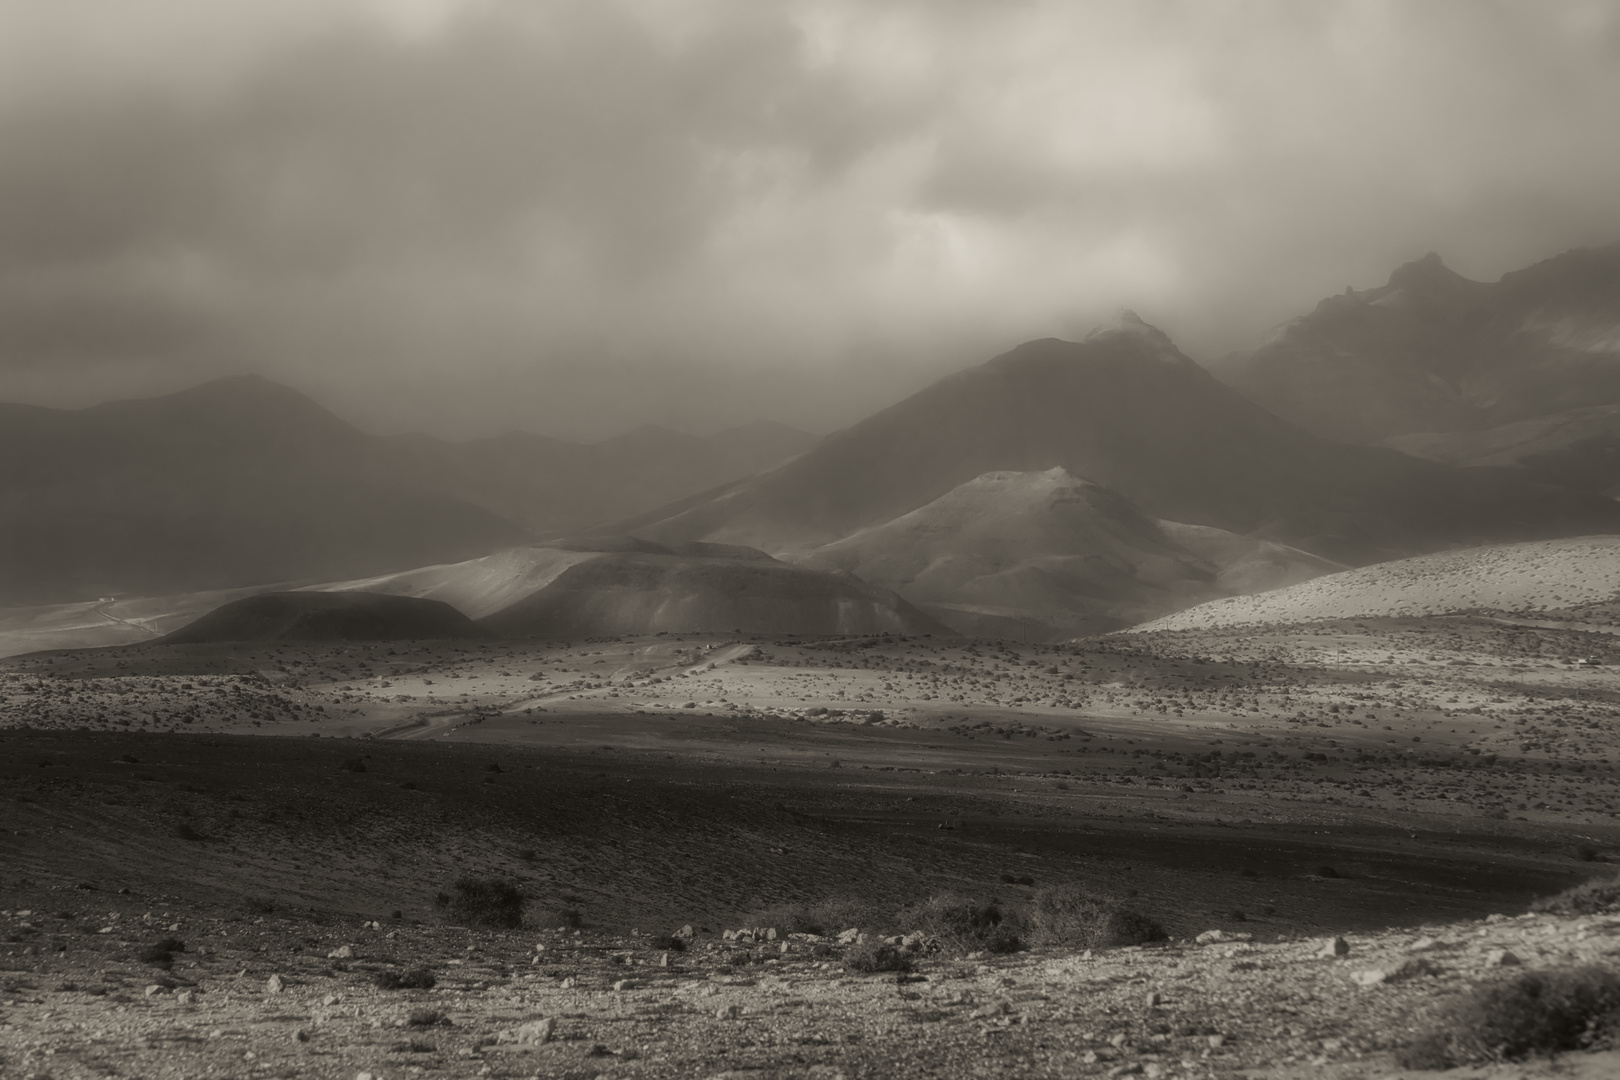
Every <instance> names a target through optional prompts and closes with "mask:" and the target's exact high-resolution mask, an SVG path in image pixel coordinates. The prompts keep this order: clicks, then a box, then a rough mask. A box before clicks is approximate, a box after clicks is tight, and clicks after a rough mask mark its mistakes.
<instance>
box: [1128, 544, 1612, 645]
mask: <svg viewBox="0 0 1620 1080" xmlns="http://www.w3.org/2000/svg"><path fill="white" fill-rule="evenodd" d="M1616 596H1620V536H1582V537H1575V538H1572V539H1568V540H1540V541H1535V542H1533V543H1526V544H1500V545H1493V546H1490V547H1477V548H1464V549H1461V550H1458V551H1447V552H1443V553H1441V554H1438V555H1425V556H1422V557H1420V558H1416V559H1401V560H1399V561H1397V562H1388V563H1379V564H1377V565H1375V566H1364V567H1362V568H1360V569H1359V570H1347V571H1345V572H1343V573H1340V574H1330V575H1328V576H1326V577H1320V578H1317V579H1316V580H1314V581H1308V582H1305V583H1304V584H1301V585H1294V586H1291V587H1289V588H1286V589H1277V590H1275V591H1272V592H1265V593H1258V594H1256V595H1253V596H1239V597H1233V598H1230V599H1226V600H1215V601H1212V602H1210V603H1207V604H1201V605H1199V606H1198V607H1195V608H1189V609H1188V610H1186V611H1181V612H1177V613H1176V614H1174V615H1167V616H1165V617H1164V618H1162V619H1155V620H1153V621H1152V622H1148V623H1144V624H1142V625H1141V626H1137V627H1135V628H1133V632H1144V631H1150V630H1195V629H1207V628H1211V627H1219V626H1245V625H1251V624H1260V623H1300V622H1313V621H1317V620H1321V619H1338V618H1364V617H1373V616H1420V615H1445V614H1451V613H1456V612H1464V611H1481V610H1485V611H1508V612H1519V613H1533V612H1538V611H1549V610H1557V609H1562V608H1570V607H1575V606H1579V605H1582V604H1591V603H1598V602H1601V601H1607V600H1613V599H1614V598H1615V597H1616Z"/></svg>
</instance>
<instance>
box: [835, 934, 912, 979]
mask: <svg viewBox="0 0 1620 1080" xmlns="http://www.w3.org/2000/svg"><path fill="white" fill-rule="evenodd" d="M844 966H845V967H847V968H849V970H851V971H858V972H860V973H861V974H863V975H873V974H876V973H877V972H880V971H898V972H906V971H910V970H911V961H910V960H908V959H907V958H906V956H905V954H904V953H902V952H901V951H900V950H899V949H897V948H895V947H894V946H893V945H885V944H882V943H881V942H877V941H865V942H862V943H861V944H859V945H857V946H855V947H854V948H853V949H851V950H850V951H849V953H848V954H847V955H846V956H845V957H844Z"/></svg>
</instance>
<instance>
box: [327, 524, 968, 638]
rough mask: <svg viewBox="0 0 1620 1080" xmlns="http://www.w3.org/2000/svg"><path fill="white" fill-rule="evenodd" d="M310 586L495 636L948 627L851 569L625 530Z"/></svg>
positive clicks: (942, 630)
mask: <svg viewBox="0 0 1620 1080" xmlns="http://www.w3.org/2000/svg"><path fill="white" fill-rule="evenodd" d="M315 588H319V589H338V590H345V591H349V590H356V591H366V592H378V593H391V594H395V595H405V596H417V597H424V598H428V599H434V600H442V601H445V602H447V603H450V604H452V605H454V606H455V607H456V608H457V609H458V610H460V611H463V612H464V613H466V614H467V615H469V616H472V617H474V618H475V619H476V620H477V622H478V625H479V626H481V627H485V628H487V629H488V630H490V631H492V632H494V633H496V634H498V635H500V636H502V637H560V638H572V637H589V636H611V635H616V634H652V633H658V632H659V631H668V632H671V633H690V632H704V633H731V632H734V631H736V632H741V633H758V634H807V635H835V634H878V633H898V634H939V635H949V634H950V633H951V630H950V628H949V627H947V626H945V625H943V624H942V623H940V622H938V621H936V620H934V619H932V618H930V617H929V616H927V615H925V614H924V613H922V612H921V611H918V610H917V609H916V608H914V607H913V606H912V605H910V604H908V603H907V602H906V601H905V600H903V599H901V598H900V597H899V596H896V595H895V594H894V593H892V592H890V591H889V590H887V589H882V588H878V587H876V586H873V585H869V584H867V583H866V582H864V581H861V580H860V579H859V578H855V577H852V576H850V575H846V574H832V573H826V572H823V571H819V570H812V569H807V568H804V567H799V566H790V565H788V564H786V563H782V562H778V561H777V560H775V559H772V558H771V557H770V556H768V555H765V554H764V553H763V552H759V551H754V550H752V549H748V548H739V547H729V546H723V545H716V544H673V545H663V544H656V543H652V542H649V541H646V540H638V539H633V538H628V537H612V538H597V539H591V540H581V541H574V542H563V544H561V545H558V546H549V547H527V548H517V549H513V550H510V551H502V552H498V553H496V554H494V555H491V556H488V557H486V558H481V559H473V560H469V561H467V562H463V563H458V564H453V565H445V566H431V567H424V568H422V569H418V570H413V571H407V572H405V573H402V574H396V575H390V576H385V577H380V578H371V579H366V580H361V581H349V582H341V583H338V584H334V585H329V586H316V587H315Z"/></svg>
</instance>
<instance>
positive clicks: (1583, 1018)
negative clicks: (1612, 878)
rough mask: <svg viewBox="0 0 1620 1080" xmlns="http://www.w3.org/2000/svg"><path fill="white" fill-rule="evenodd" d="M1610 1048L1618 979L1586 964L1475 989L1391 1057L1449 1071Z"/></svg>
mask: <svg viewBox="0 0 1620 1080" xmlns="http://www.w3.org/2000/svg"><path fill="white" fill-rule="evenodd" d="M1616 1045H1620V974H1617V973H1615V972H1613V971H1609V970H1606V969H1604V968H1601V967H1596V966H1592V967H1582V968H1566V969H1562V970H1553V971H1532V972H1527V973H1525V974H1523V975H1520V976H1519V977H1517V978H1515V979H1513V980H1511V981H1509V982H1505V983H1497V984H1495V985H1493V986H1485V987H1481V988H1479V989H1477V990H1475V991H1474V992H1473V993H1472V994H1470V995H1469V996H1468V997H1467V998H1465V999H1463V1000H1461V1001H1458V1002H1456V1003H1455V1004H1453V1005H1452V1006H1451V1007H1450V1008H1449V1009H1447V1010H1446V1011H1445V1013H1444V1014H1443V1015H1441V1016H1440V1017H1439V1018H1438V1022H1437V1023H1436V1024H1435V1025H1434V1027H1433V1028H1432V1029H1431V1030H1430V1031H1429V1032H1428V1033H1426V1034H1424V1035H1423V1036H1421V1037H1420V1038H1419V1039H1417V1040H1416V1041H1415V1042H1413V1043H1412V1044H1411V1045H1409V1046H1407V1047H1405V1048H1403V1049H1402V1050H1401V1051H1399V1052H1398V1053H1397V1054H1396V1059H1397V1060H1398V1061H1399V1062H1400V1064H1401V1065H1402V1066H1403V1067H1405V1068H1408V1069H1449V1068H1454V1067H1456V1066H1458V1065H1471V1064H1482V1063H1485V1062H1492V1061H1522V1060H1524V1059H1525V1058H1528V1057H1534V1056H1537V1055H1541V1054H1551V1053H1556V1052H1557V1051H1560V1050H1597V1049H1609V1048H1612V1047H1614V1046H1616Z"/></svg>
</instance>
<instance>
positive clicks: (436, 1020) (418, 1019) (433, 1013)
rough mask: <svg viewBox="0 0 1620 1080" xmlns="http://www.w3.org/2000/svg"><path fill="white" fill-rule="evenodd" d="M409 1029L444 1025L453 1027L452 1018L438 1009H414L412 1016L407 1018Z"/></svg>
mask: <svg viewBox="0 0 1620 1080" xmlns="http://www.w3.org/2000/svg"><path fill="white" fill-rule="evenodd" d="M405 1023H406V1025H408V1026H409V1027H435V1026H437V1025H439V1024H443V1025H445V1026H446V1027H449V1026H451V1024H450V1018H449V1017H448V1016H446V1015H445V1014H444V1013H442V1012H440V1011H439V1010H438V1009H412V1010H411V1014H410V1016H408V1017H406V1018H405Z"/></svg>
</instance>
